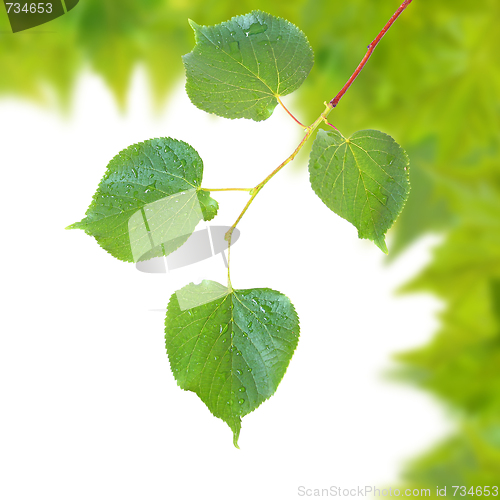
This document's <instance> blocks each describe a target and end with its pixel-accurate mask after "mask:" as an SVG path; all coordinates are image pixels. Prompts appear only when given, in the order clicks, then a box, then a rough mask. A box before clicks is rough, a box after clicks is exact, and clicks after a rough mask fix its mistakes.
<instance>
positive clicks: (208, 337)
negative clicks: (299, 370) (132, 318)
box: [165, 281, 299, 446]
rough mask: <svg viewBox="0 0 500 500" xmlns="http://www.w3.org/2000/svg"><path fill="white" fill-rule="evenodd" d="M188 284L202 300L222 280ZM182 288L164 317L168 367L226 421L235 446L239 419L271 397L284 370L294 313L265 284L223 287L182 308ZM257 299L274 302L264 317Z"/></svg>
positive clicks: (294, 338)
mask: <svg viewBox="0 0 500 500" xmlns="http://www.w3.org/2000/svg"><path fill="white" fill-rule="evenodd" d="M188 287H189V293H190V294H193V293H194V291H195V290H197V291H198V293H199V295H200V302H203V300H204V297H206V296H207V293H208V292H209V291H211V290H214V289H216V290H220V289H221V288H222V285H219V284H218V283H215V282H211V281H203V282H202V283H201V284H199V285H193V284H190V285H188ZM188 287H184V288H188ZM184 288H183V289H181V290H179V291H178V292H176V293H175V294H174V295H172V297H171V298H170V302H169V304H168V309H167V316H166V319H165V345H166V348H167V353H168V358H169V360H170V366H171V368H172V372H173V373H174V376H175V379H176V380H177V383H178V384H179V386H180V387H181V388H182V389H185V390H189V391H193V392H195V393H196V394H197V395H198V396H199V397H200V399H201V400H202V401H203V402H204V403H205V404H206V405H207V407H208V409H209V410H210V411H211V412H212V413H213V414H214V415H215V416H216V417H219V418H221V419H222V420H224V421H225V422H226V423H227V424H228V425H229V427H230V428H231V430H232V431H233V442H234V445H235V446H237V445H238V436H239V434H240V429H241V418H242V417H243V416H245V415H247V414H248V413H250V412H251V411H253V410H255V409H256V408H257V407H258V406H259V405H260V404H261V403H263V402H264V401H265V400H266V399H268V398H269V397H271V396H272V395H273V394H274V392H275V391H276V389H277V387H278V385H279V383H280V381H281V379H282V378H283V376H284V374H285V371H286V369H287V366H288V364H289V362H290V359H291V358H292V355H293V352H294V350H295V348H296V346H297V343H298V331H299V319H298V317H297V313H296V312H295V309H294V307H293V305H292V303H291V302H290V300H289V299H288V298H287V297H286V296H285V295H283V294H281V293H279V292H276V291H274V290H270V289H269V288H254V289H248V290H232V289H231V290H229V289H226V293H225V294H224V295H223V296H221V297H219V298H217V299H216V300H213V301H211V302H208V303H202V304H201V305H199V306H196V307H192V308H190V309H183V307H182V303H183V301H182V300H179V296H180V297H182V296H183V295H184V293H183V292H182V291H183V290H184ZM255 299H258V300H257V301H256V300H255ZM258 302H265V303H266V304H270V305H271V306H272V311H271V312H270V313H269V315H268V321H266V322H264V320H263V315H262V311H261V310H260V308H259V306H258V305H256V304H257V303H258ZM189 313H191V314H189ZM252 322H253V328H251V329H250V328H248V325H249V323H252ZM242 393H244V396H245V397H244V398H242Z"/></svg>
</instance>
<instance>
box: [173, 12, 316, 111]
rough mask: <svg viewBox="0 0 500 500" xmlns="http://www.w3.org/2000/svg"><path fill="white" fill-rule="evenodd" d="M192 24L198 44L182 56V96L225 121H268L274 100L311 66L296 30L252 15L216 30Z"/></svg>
mask: <svg viewBox="0 0 500 500" xmlns="http://www.w3.org/2000/svg"><path fill="white" fill-rule="evenodd" d="M190 24H191V26H192V28H193V30H194V33H195V40H196V45H195V47H194V49H193V51H192V52H190V53H189V54H186V55H185V56H183V61H184V66H185V67H186V74H187V82H186V91H187V93H188V95H189V97H190V99H191V101H192V102H193V104H194V105H195V106H197V107H198V108H200V109H202V110H204V111H207V112H209V113H215V114H216V115H219V116H223V117H225V118H250V119H252V120H255V121H262V120H266V119H267V118H269V117H270V116H271V114H272V112H273V110H274V108H275V107H276V105H277V104H278V101H277V99H276V98H277V97H278V96H283V95H287V94H290V93H291V92H293V91H294V90H296V89H297V88H299V87H300V85H301V84H302V82H303V81H304V80H305V79H306V78H307V75H308V74H309V71H311V68H312V66H313V63H314V56H313V51H312V49H311V47H310V45H309V42H308V41H307V38H306V36H305V35H304V33H302V31H300V30H299V29H298V28H297V27H296V26H294V25H293V24H291V23H289V22H288V21H285V20H284V19H281V18H279V17H274V16H271V15H269V14H266V13H265V12H261V11H257V10H256V11H253V12H252V13H250V14H246V15H244V16H237V17H233V18H232V19H231V20H230V21H227V22H224V23H221V24H217V25H215V26H199V25H197V24H196V23H194V22H193V21H190Z"/></svg>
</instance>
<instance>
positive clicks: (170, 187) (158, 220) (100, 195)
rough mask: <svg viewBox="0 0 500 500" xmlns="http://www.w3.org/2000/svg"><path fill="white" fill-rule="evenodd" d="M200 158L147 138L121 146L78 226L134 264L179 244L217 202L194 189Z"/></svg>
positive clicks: (178, 144) (178, 145)
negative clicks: (146, 139) (124, 147)
mask: <svg viewBox="0 0 500 500" xmlns="http://www.w3.org/2000/svg"><path fill="white" fill-rule="evenodd" d="M202 176H203V162H202V160H201V158H200V157H199V155H198V153H197V152H196V151H195V150H194V149H193V148H192V147H191V146H190V145H189V144H186V143H185V142H182V141H177V140H175V139H171V138H159V139H150V140H148V141H145V142H141V143H139V144H135V145H133V146H130V147H128V148H127V149H124V150H123V151H122V152H120V153H119V154H118V155H117V156H115V157H114V158H113V159H112V160H111V162H110V163H109V165H108V168H107V170H106V173H105V174H104V177H103V178H102V179H101V182H100V183H99V186H98V188H97V191H96V193H95V194H94V197H93V199H92V203H91V204H90V206H89V208H88V210H87V212H86V217H85V218H84V219H83V220H81V221H80V222H76V223H75V224H72V225H71V226H69V227H68V229H83V230H84V231H85V232H86V233H87V234H89V235H91V236H94V237H95V239H96V240H97V242H98V243H99V245H100V246H101V247H102V248H104V249H105V250H106V251H107V252H109V253H110V254H111V255H113V256H114V257H116V258H117V259H120V260H123V261H126V262H137V261H138V260H146V259H150V258H152V257H156V256H158V255H168V254H170V253H172V252H173V251H174V250H176V249H177V248H179V247H180V246H181V245H182V244H183V243H184V242H185V241H186V240H187V239H188V238H189V236H190V235H191V233H192V232H193V231H194V229H195V227H196V225H197V224H198V222H200V221H201V220H202V219H205V220H210V219H212V218H213V217H214V216H215V215H216V213H217V208H218V204H217V202H216V201H215V200H213V199H212V198H210V196H209V193H208V192H206V191H199V188H200V185H201V180H202Z"/></svg>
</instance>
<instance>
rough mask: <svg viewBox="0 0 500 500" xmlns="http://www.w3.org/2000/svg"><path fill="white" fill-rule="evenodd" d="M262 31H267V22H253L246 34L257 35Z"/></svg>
mask: <svg viewBox="0 0 500 500" xmlns="http://www.w3.org/2000/svg"><path fill="white" fill-rule="evenodd" d="M264 31H267V24H260V23H253V24H252V25H251V26H250V28H248V31H247V32H248V35H258V34H259V33H264ZM248 35H247V36H248Z"/></svg>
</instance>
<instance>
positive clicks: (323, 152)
mask: <svg viewBox="0 0 500 500" xmlns="http://www.w3.org/2000/svg"><path fill="white" fill-rule="evenodd" d="M408 163H409V160H408V156H407V155H406V153H405V152H404V151H403V149H402V148H401V147H400V146H399V145H398V144H397V143H396V142H395V141H394V139H392V137H389V136H388V135H387V134H384V133H382V132H379V131H377V130H360V131H359V132H356V133H354V134H353V135H352V136H351V137H350V138H349V139H346V138H345V137H344V136H343V135H342V134H341V133H340V132H338V131H337V130H330V131H328V132H327V131H324V130H320V131H319V132H318V135H317V137H316V140H315V141H314V144H313V147H312V150H311V157H310V160H309V173H310V180H311V186H312V188H313V189H314V192H315V193H316V194H317V195H318V196H319V197H320V198H321V200H322V201H323V203H324V204H325V205H326V206H327V207H328V208H330V209H331V210H333V211H334V212H335V213H336V214H338V215H340V216H341V217H343V218H344V219H346V220H348V221H349V222H351V223H352V224H354V226H356V228H357V229H358V236H359V237H360V238H367V239H369V240H372V241H374V242H375V244H376V245H377V246H378V247H379V248H380V249H381V250H382V251H383V252H385V253H387V247H386V245H385V233H386V232H387V230H388V229H389V228H390V227H391V226H392V224H393V223H394V221H395V220H396V218H397V217H398V215H399V214H400V212H401V210H402V209H403V206H404V204H405V201H406V199H407V197H408V194H409V192H410V181H409V175H408Z"/></svg>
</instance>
